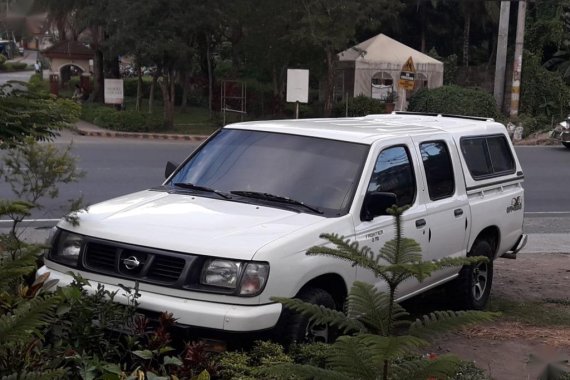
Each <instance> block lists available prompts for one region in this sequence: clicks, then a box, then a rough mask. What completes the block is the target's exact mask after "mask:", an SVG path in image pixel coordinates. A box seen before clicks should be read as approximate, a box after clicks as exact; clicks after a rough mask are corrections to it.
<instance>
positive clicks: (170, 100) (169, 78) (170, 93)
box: [158, 69, 176, 129]
mask: <svg viewBox="0 0 570 380" xmlns="http://www.w3.org/2000/svg"><path fill="white" fill-rule="evenodd" d="M164 74H165V75H163V76H162V80H159V81H158V84H159V85H160V89H161V91H162V102H163V104H164V124H163V125H164V128H165V129H172V127H173V126H174V87H175V86H174V85H175V75H176V72H175V71H174V70H173V69H168V70H167V71H166V72H165V73H164Z"/></svg>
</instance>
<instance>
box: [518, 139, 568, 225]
mask: <svg viewBox="0 0 570 380" xmlns="http://www.w3.org/2000/svg"><path fill="white" fill-rule="evenodd" d="M516 151H517V156H518V158H519V161H520V162H521V165H522V168H523V171H524V175H525V182H524V188H525V198H526V205H525V211H526V212H532V213H538V212H548V213H552V214H554V213H563V212H565V213H569V214H570V149H567V148H565V147H563V146H562V145H553V146H540V147H517V148H516Z"/></svg>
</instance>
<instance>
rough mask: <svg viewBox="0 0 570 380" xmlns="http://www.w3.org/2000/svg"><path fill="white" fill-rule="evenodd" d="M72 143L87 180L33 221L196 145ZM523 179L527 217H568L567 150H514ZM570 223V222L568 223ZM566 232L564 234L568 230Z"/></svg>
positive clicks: (5, 194)
mask: <svg viewBox="0 0 570 380" xmlns="http://www.w3.org/2000/svg"><path fill="white" fill-rule="evenodd" d="M71 142H73V148H72V149H73V150H72V151H73V152H74V154H75V155H76V156H77V157H78V164H79V167H80V168H81V169H83V170H84V171H85V172H86V175H85V177H84V178H83V179H81V180H80V182H78V183H75V184H69V185H62V186H61V187H60V197H59V199H56V200H46V202H45V204H46V208H45V210H42V211H40V212H36V213H35V214H34V215H33V216H32V217H33V218H36V219H37V218H42V219H43V218H48V219H49V218H59V217H60V216H61V215H62V213H63V211H62V209H61V207H60V206H61V205H62V204H63V203H65V200H67V199H71V198H77V197H78V196H80V195H83V197H84V199H85V201H86V202H87V203H88V204H93V203H96V202H100V201H103V200H106V199H110V198H113V197H116V196H119V195H123V194H127V193H130V192H133V191H137V190H141V189H146V188H149V187H152V186H156V185H159V184H160V183H161V182H162V181H163V179H164V168H165V164H166V162H167V161H168V160H172V161H177V162H181V161H182V160H183V159H184V158H185V157H186V156H187V155H188V154H190V153H191V152H192V150H194V149H195V148H196V146H197V145H198V144H196V143H190V142H187V141H173V140H170V141H167V140H140V139H111V138H98V137H84V136H77V135H74V134H72V133H70V132H66V133H64V134H63V135H62V136H61V137H60V138H58V139H57V140H56V144H57V145H58V146H60V147H62V148H63V147H65V146H66V145H67V144H69V143H71ZM516 150H517V154H518V157H519V160H520V162H521V165H522V167H523V170H524V174H525V183H524V187H525V190H526V192H525V198H526V204H525V212H526V213H527V216H549V217H560V218H563V219H566V217H569V216H570V165H569V162H570V150H569V149H566V148H564V147H562V146H540V147H517V148H516ZM11 197H12V196H11V192H10V190H9V188H8V186H7V185H6V184H5V183H3V184H1V185H0V199H2V198H4V199H10V198H11ZM568 219H569V221H570V218H568ZM569 230H570V228H569V229H565V231H569Z"/></svg>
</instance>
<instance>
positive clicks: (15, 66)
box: [0, 54, 28, 71]
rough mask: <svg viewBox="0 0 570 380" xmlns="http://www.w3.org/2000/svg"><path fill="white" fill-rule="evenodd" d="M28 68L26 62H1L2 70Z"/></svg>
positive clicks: (0, 67)
mask: <svg viewBox="0 0 570 380" xmlns="http://www.w3.org/2000/svg"><path fill="white" fill-rule="evenodd" d="M0 56H2V57H3V55H1V54H0ZM27 68H28V65H27V64H25V63H24V62H6V61H4V62H0V70H2V71H23V70H26V69H27Z"/></svg>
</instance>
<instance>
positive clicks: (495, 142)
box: [461, 136, 515, 179]
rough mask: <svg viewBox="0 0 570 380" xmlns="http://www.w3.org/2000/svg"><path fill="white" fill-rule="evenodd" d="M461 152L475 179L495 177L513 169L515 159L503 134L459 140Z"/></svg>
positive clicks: (511, 171)
mask: <svg viewBox="0 0 570 380" xmlns="http://www.w3.org/2000/svg"><path fill="white" fill-rule="evenodd" d="M461 152H462V153H463V156H464V157H465V162H466V163H467V167H468V168H469V172H471V175H472V176H473V178H475V179H484V178H486V177H495V176H500V175H504V174H508V173H513V172H514V171H515V160H514V158H513V154H512V152H511V148H510V146H509V144H508V142H507V140H506V138H505V136H485V137H475V138H465V139H462V140H461Z"/></svg>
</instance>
